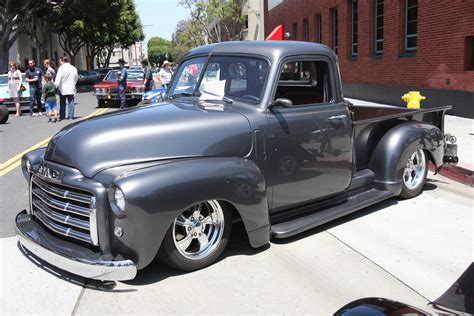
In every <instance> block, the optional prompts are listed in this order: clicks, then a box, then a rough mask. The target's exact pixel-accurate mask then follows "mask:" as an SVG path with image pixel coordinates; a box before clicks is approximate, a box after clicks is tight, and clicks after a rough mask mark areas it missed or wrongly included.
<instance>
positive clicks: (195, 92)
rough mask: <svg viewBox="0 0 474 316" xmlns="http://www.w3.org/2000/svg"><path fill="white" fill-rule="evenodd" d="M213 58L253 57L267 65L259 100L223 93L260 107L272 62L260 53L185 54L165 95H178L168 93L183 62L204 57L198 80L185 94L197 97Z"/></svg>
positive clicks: (227, 96)
mask: <svg viewBox="0 0 474 316" xmlns="http://www.w3.org/2000/svg"><path fill="white" fill-rule="evenodd" d="M213 58H236V59H237V58H244V59H248V60H251V59H254V60H256V61H259V62H263V63H265V65H266V67H267V70H266V74H265V78H264V82H263V85H262V86H261V93H260V96H259V99H260V100H259V101H258V102H256V103H254V102H251V101H249V100H247V99H243V98H240V97H236V96H233V95H227V94H225V95H224V98H226V99H227V100H232V99H238V101H239V102H240V103H244V104H248V105H250V106H252V107H254V108H261V107H262V104H263V102H264V101H265V100H266V89H267V85H268V84H269V81H270V77H271V72H272V62H271V60H270V59H269V58H267V57H265V56H262V55H257V54H242V53H218V54H212V53H210V54H196V55H192V56H187V58H186V59H183V60H182V61H181V62H180V65H179V67H178V69H177V70H176V72H175V73H174V74H173V79H172V82H171V84H170V86H169V88H168V90H167V96H168V97H170V96H171V97H172V96H173V95H175V96H176V95H179V93H174V94H170V91H172V90H175V89H176V87H177V84H178V80H179V78H178V74H179V75H181V73H182V71H183V70H181V69H182V67H183V65H184V64H185V63H187V62H189V61H190V60H199V59H204V66H203V68H202V70H201V72H200V74H199V77H198V80H197V81H196V84H195V86H194V89H193V91H192V94H191V95H189V96H187V97H199V96H200V95H201V91H200V87H201V84H202V81H203V79H204V76H205V75H206V72H207V68H208V66H209V63H210V62H212V59H213Z"/></svg>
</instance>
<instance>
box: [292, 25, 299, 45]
mask: <svg viewBox="0 0 474 316" xmlns="http://www.w3.org/2000/svg"><path fill="white" fill-rule="evenodd" d="M292 39H293V40H294V41H297V40H298V24H297V23H293V37H292Z"/></svg>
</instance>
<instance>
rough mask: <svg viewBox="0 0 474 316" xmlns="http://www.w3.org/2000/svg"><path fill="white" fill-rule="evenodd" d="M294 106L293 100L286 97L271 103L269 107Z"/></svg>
mask: <svg viewBox="0 0 474 316" xmlns="http://www.w3.org/2000/svg"><path fill="white" fill-rule="evenodd" d="M292 106H293V102H292V101H291V100H290V99H285V98H278V99H276V100H275V101H273V102H272V103H270V106H269V107H268V108H269V109H271V108H274V107H284V108H291V107H292Z"/></svg>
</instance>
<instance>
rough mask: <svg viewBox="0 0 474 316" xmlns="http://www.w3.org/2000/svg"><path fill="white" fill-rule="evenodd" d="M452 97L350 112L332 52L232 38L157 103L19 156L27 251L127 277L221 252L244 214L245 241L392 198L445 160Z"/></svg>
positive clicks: (207, 50)
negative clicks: (435, 103)
mask: <svg viewBox="0 0 474 316" xmlns="http://www.w3.org/2000/svg"><path fill="white" fill-rule="evenodd" d="M449 109H450V107H449V106H446V107H441V108H436V109H419V110H409V109H404V108H388V107H370V108H369V107H362V106H354V105H353V104H351V103H349V102H348V101H346V100H345V99H344V98H343V95H342V91H341V82H340V76H339V70H338V64H337V57H336V55H335V54H334V53H333V52H332V51H331V50H330V49H329V48H327V47H326V46H323V45H319V44H312V43H303V42H290V41H280V42H271V41H268V42H226V43H219V44H214V45H208V46H203V47H198V48H196V49H194V50H192V51H190V52H189V53H188V54H187V55H186V56H185V57H184V59H183V61H182V62H181V63H180V66H179V68H178V69H177V71H176V73H175V75H174V77H173V80H172V82H171V85H170V87H169V88H168V90H167V92H166V99H165V100H164V101H163V102H158V103H148V104H143V105H142V106H140V107H137V108H131V109H128V110H125V111H116V112H112V113H107V114H105V115H101V116H98V117H93V118H90V119H87V120H84V121H82V122H77V123H74V124H71V125H69V126H67V127H65V128H63V129H62V130H61V131H60V132H58V133H57V134H56V135H55V136H54V137H53V138H52V139H51V141H50V143H49V144H48V146H47V148H43V149H38V150H35V151H32V152H30V153H28V154H26V155H25V156H24V157H23V160H22V169H23V173H24V175H25V177H26V179H27V181H28V185H29V193H30V195H29V196H30V207H29V209H28V210H24V211H22V212H20V213H19V214H18V215H17V217H16V223H15V225H16V233H17V236H18V238H19V241H20V243H21V245H22V247H24V248H26V249H27V250H28V251H29V252H31V253H33V254H35V255H37V256H38V257H40V258H42V259H43V260H45V261H46V262H49V263H50V264H52V265H54V266H57V267H59V268H61V269H64V270H67V271H69V272H71V273H74V274H78V275H81V276H84V277H87V278H93V279H99V280H127V279H133V278H134V277H135V276H136V273H137V270H139V269H143V268H144V267H146V266H147V265H149V264H150V263H151V262H152V260H153V259H154V258H155V257H158V258H159V259H161V260H162V261H163V262H165V263H167V264H169V265H170V266H172V267H175V268H177V269H181V270H186V271H191V270H196V269H200V268H203V267H205V266H207V265H210V264H212V263H213V262H215V261H216V260H217V259H218V258H219V256H220V255H221V254H222V252H223V250H224V248H225V247H226V244H227V241H228V239H229V236H230V231H231V228H232V223H233V222H236V221H241V222H243V226H244V227H245V230H246V232H247V235H248V240H249V243H250V245H251V246H252V247H261V246H263V245H265V244H267V243H269V241H270V239H271V238H272V237H273V238H286V237H288V236H292V235H295V234H298V233H301V232H303V231H305V230H308V229H311V228H313V227H315V226H318V225H321V224H323V223H327V222H329V221H331V220H334V219H336V218H338V217H341V216H344V215H346V214H349V213H352V212H355V211H357V210H359V209H362V208H364V207H366V206H369V205H372V204H374V203H377V202H380V201H382V200H385V199H388V198H391V197H397V196H398V197H401V198H412V197H415V196H417V195H418V194H420V192H421V191H422V189H423V185H424V183H425V181H426V176H427V170H428V163H429V162H430V161H431V162H432V163H433V165H434V166H435V168H437V169H438V168H441V167H442V165H443V162H444V161H443V160H445V161H451V160H453V159H455V157H453V155H451V156H446V155H445V140H444V134H443V119H444V113H445V111H447V110H449Z"/></svg>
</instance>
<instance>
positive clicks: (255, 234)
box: [110, 158, 270, 269]
mask: <svg viewBox="0 0 474 316" xmlns="http://www.w3.org/2000/svg"><path fill="white" fill-rule="evenodd" d="M113 185H116V186H118V187H120V188H121V190H122V191H123V193H124V196H125V199H126V210H125V216H124V217H122V218H119V217H117V216H115V214H114V215H113V216H112V218H111V223H110V224H111V225H113V226H112V228H114V227H117V226H120V227H122V231H123V236H122V237H115V238H116V239H115V244H114V247H113V248H115V249H116V250H117V251H118V252H119V253H122V254H126V255H129V256H131V257H133V258H134V259H135V260H134V262H136V264H137V267H138V269H141V268H143V267H145V266H147V265H148V264H149V263H150V262H151V261H152V260H153V258H154V257H155V256H156V253H157V252H158V249H159V247H160V245H161V242H162V240H163V238H164V236H165V234H166V231H167V230H168V229H169V227H170V225H171V224H172V222H173V220H174V219H175V218H176V216H178V215H179V214H180V213H181V212H183V211H184V210H185V209H186V208H188V207H190V206H191V205H193V204H195V203H198V202H202V201H206V200H212V199H216V200H223V201H227V202H229V203H231V204H232V205H233V206H234V207H235V208H236V209H237V211H238V212H239V214H240V216H241V218H242V220H243V223H244V225H245V229H246V230H247V232H248V234H249V240H250V244H251V245H252V246H253V247H258V246H262V245H264V244H266V243H268V242H269V236H270V234H269V218H268V206H267V205H268V204H267V197H266V185H265V181H264V178H263V175H262V173H261V172H260V170H259V168H258V167H257V165H256V164H255V163H254V162H253V161H251V160H246V159H242V158H198V159H181V160H175V161H171V162H169V163H164V164H160V165H157V166H153V167H149V168H144V169H140V170H137V171H133V172H130V173H125V174H124V175H122V176H121V177H119V178H118V179H115V180H114V184H113ZM112 231H113V229H112Z"/></svg>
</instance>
